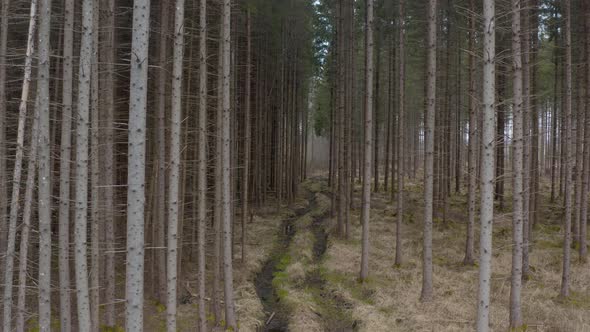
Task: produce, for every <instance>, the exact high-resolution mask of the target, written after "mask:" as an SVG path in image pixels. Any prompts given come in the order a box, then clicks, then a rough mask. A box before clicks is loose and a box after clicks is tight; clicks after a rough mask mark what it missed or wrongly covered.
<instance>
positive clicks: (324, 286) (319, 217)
mask: <svg viewBox="0 0 590 332" xmlns="http://www.w3.org/2000/svg"><path fill="white" fill-rule="evenodd" d="M312 181H313V182H314V184H324V182H325V179H313V180H312ZM320 187H321V185H320ZM318 195H324V196H326V197H328V195H329V194H328V193H324V192H323V191H322V190H317V191H316V190H312V191H309V192H307V193H306V197H307V198H306V199H307V203H308V204H307V206H306V207H305V208H302V209H299V210H297V211H296V213H295V216H294V217H292V218H289V219H286V220H284V221H283V225H282V229H281V234H280V236H279V240H278V241H277V244H276V245H275V248H274V249H273V253H272V256H271V257H270V258H269V259H268V260H267V261H266V262H265V264H264V265H263V267H262V270H261V271H260V273H259V274H258V275H257V277H256V280H255V285H256V292H257V293H258V296H259V297H260V299H261V301H262V304H263V306H264V310H265V312H266V313H267V316H266V319H265V322H264V326H263V327H261V328H259V331H261V332H267V331H268V332H273V331H289V319H290V318H291V313H290V312H289V309H288V308H286V306H285V305H284V304H283V303H281V301H280V297H279V295H278V294H277V291H276V289H275V287H273V280H274V279H275V276H276V275H277V274H280V273H282V272H283V271H285V269H286V267H287V266H286V265H288V264H293V263H296V262H286V261H285V260H284V259H283V257H285V255H286V254H287V253H288V251H289V247H290V245H291V242H292V239H293V237H294V236H295V232H296V230H297V229H298V227H297V226H298V225H296V223H297V221H298V220H301V219H303V217H304V216H306V215H308V216H309V217H311V220H312V222H311V224H310V225H308V226H306V227H309V228H305V229H304V230H303V231H309V232H311V234H313V247H312V248H309V246H308V248H309V249H311V250H312V252H313V261H312V262H311V264H310V265H309V268H308V270H307V272H306V273H305V278H304V280H303V282H302V284H301V285H299V286H298V288H299V290H301V291H304V292H307V293H309V294H310V295H311V298H312V299H313V307H314V308H315V310H316V311H315V314H316V315H317V321H318V322H319V323H320V325H321V326H322V328H323V330H324V331H334V332H336V331H338V332H347V331H356V325H357V322H356V321H354V320H352V318H351V317H350V316H351V315H350V313H351V309H352V304H351V303H349V302H348V301H346V299H344V298H342V297H341V296H339V295H338V294H337V293H336V292H335V291H333V290H332V289H331V288H330V286H329V284H328V281H327V280H326V278H325V276H324V275H323V273H322V271H323V268H322V264H323V259H324V255H325V253H326V250H327V248H328V243H329V232H328V230H327V228H328V222H329V215H330V209H325V211H324V212H320V213H318V212H317V210H318V209H317V208H318ZM300 231H301V230H300Z"/></svg>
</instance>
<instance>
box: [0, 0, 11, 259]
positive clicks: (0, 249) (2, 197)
mask: <svg viewBox="0 0 590 332" xmlns="http://www.w3.org/2000/svg"><path fill="white" fill-rule="evenodd" d="M1 6H2V7H1V8H0V20H1V22H0V257H2V258H0V266H4V264H3V263H4V259H5V258H6V255H5V254H6V245H7V243H6V240H7V236H8V233H7V231H8V229H7V226H8V219H7V209H6V207H7V204H8V201H7V197H8V177H7V169H6V160H8V155H7V150H6V81H7V79H6V66H7V61H8V60H7V58H6V55H7V54H6V50H7V47H8V46H7V45H8V7H9V6H10V0H5V1H2V5H1Z"/></svg>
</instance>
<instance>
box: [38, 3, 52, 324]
mask: <svg viewBox="0 0 590 332" xmlns="http://www.w3.org/2000/svg"><path fill="white" fill-rule="evenodd" d="M50 23H51V0H40V2H39V33H38V38H39V59H38V66H37V74H38V80H37V98H38V100H39V104H38V105H39V108H40V109H39V166H38V168H39V188H38V196H39V206H38V208H39V215H38V218H39V277H38V278H39V279H38V283H39V286H38V287H39V331H40V332H47V331H50V330H51V151H50V135H49V134H50V131H49V105H50V100H49V83H50V77H49V69H50V68H49V67H50V59H49V52H50V40H49V37H50V28H51V24H50Z"/></svg>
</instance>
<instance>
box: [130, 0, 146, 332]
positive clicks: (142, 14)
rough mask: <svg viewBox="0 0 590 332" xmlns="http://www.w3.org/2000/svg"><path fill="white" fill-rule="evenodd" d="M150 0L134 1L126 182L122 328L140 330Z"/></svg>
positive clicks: (132, 330) (141, 326)
mask: <svg viewBox="0 0 590 332" xmlns="http://www.w3.org/2000/svg"><path fill="white" fill-rule="evenodd" d="M149 17H150V0H134V2H133V29H132V33H133V37H132V44H131V80H130V90H129V100H130V101H131V102H130V104H129V148H128V155H129V157H128V175H127V177H128V184H127V271H126V299H127V306H126V316H125V329H126V330H127V331H131V332H139V331H143V279H144V277H143V268H144V262H143V260H144V221H145V215H144V206H145V134H146V106H147V105H146V104H147V73H148V72H147V71H148V45H149V26H150V25H149Z"/></svg>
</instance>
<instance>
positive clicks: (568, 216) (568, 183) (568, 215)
mask: <svg viewBox="0 0 590 332" xmlns="http://www.w3.org/2000/svg"><path fill="white" fill-rule="evenodd" d="M563 9H564V13H563V15H564V16H565V96H564V97H565V113H564V115H565V157H564V163H563V167H564V168H565V174H564V176H565V188H564V195H565V222H564V225H563V227H564V230H563V234H564V236H563V268H562V277H561V290H560V292H559V295H560V296H561V297H567V296H569V284H570V260H571V258H570V255H571V241H572V234H571V224H572V193H571V188H572V165H571V160H572V144H571V142H572V45H571V2H570V0H564V8H563Z"/></svg>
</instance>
